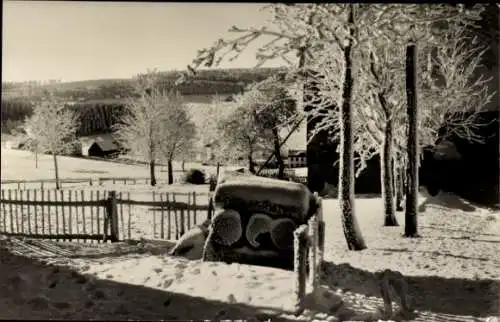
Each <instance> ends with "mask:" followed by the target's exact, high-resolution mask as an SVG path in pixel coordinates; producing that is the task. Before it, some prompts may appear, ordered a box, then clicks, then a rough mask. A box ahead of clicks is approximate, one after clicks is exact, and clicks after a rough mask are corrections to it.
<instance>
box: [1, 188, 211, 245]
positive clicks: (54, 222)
mask: <svg viewBox="0 0 500 322" xmlns="http://www.w3.org/2000/svg"><path fill="white" fill-rule="evenodd" d="M209 204H210V193H197V192H190V193H175V192H156V191H155V192H151V200H134V199H131V193H130V192H116V191H106V190H103V191H101V190H56V189H51V190H35V189H27V190H16V189H2V190H1V199H0V234H4V235H10V236H25V237H33V238H45V239H61V240H82V241H87V240H100V241H108V240H109V241H118V240H120V239H136V238H137V239H138V238H141V237H142V238H153V239H155V238H161V239H170V240H172V239H178V238H180V236H182V235H183V234H184V233H185V232H186V231H187V230H189V229H191V228H192V227H193V226H195V225H197V224H198V223H201V222H203V221H204V220H205V219H207V218H208V217H209V215H210V211H211V210H210V207H209ZM120 237H121V238H120Z"/></svg>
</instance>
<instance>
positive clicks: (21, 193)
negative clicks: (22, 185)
mask: <svg viewBox="0 0 500 322" xmlns="http://www.w3.org/2000/svg"><path fill="white" fill-rule="evenodd" d="M23 195H24V190H19V200H21V207H20V208H21V216H20V217H21V218H20V220H21V232H22V233H23V234H24V208H23V205H24V203H23Z"/></svg>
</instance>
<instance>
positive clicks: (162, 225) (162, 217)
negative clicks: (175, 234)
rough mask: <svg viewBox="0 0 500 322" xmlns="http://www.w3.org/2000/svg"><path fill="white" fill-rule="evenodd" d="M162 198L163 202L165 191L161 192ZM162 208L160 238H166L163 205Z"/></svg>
mask: <svg viewBox="0 0 500 322" xmlns="http://www.w3.org/2000/svg"><path fill="white" fill-rule="evenodd" d="M160 200H161V201H162V202H163V193H160ZM160 209H161V218H160V225H161V231H160V238H161V239H164V238H165V223H164V215H163V207H161V208H160Z"/></svg>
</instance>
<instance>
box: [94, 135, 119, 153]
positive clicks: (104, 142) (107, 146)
mask: <svg viewBox="0 0 500 322" xmlns="http://www.w3.org/2000/svg"><path fill="white" fill-rule="evenodd" d="M94 144H95V145H97V146H98V147H99V148H100V149H101V150H102V151H104V152H109V151H117V150H119V147H118V145H117V144H116V143H115V142H113V140H110V139H103V138H101V137H99V138H97V139H96V140H95V141H94V143H92V145H91V147H92V146H93V145H94Z"/></svg>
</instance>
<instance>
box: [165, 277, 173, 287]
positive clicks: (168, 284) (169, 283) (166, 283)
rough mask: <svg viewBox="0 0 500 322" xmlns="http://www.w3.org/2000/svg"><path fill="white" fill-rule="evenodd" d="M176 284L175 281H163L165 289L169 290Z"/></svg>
mask: <svg viewBox="0 0 500 322" xmlns="http://www.w3.org/2000/svg"><path fill="white" fill-rule="evenodd" d="M173 283H174V280H173V279H168V280H165V281H163V288H169V287H170V286H171V285H172V284H173Z"/></svg>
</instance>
